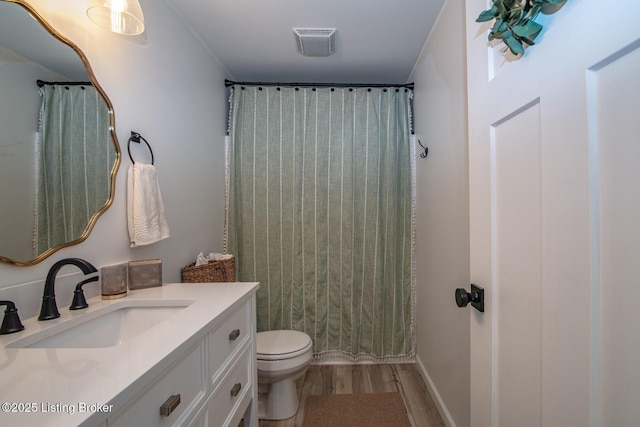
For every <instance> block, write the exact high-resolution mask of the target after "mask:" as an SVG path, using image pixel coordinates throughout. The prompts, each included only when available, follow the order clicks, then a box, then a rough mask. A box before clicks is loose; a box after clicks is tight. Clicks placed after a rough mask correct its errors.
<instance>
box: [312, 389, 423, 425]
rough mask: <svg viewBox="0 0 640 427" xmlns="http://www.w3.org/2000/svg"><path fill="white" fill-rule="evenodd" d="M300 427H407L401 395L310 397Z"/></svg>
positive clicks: (407, 419)
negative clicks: (301, 426)
mask: <svg viewBox="0 0 640 427" xmlns="http://www.w3.org/2000/svg"><path fill="white" fill-rule="evenodd" d="M302 425H303V427H410V426H411V424H410V423H409V418H408V417H407V410H406V409H405V407H404V403H403V402H402V396H400V393H397V392H394V393H366V394H329V395H319V396H318V395H311V396H308V397H307V400H306V402H305V406H304V422H303V423H302Z"/></svg>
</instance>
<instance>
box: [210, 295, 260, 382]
mask: <svg viewBox="0 0 640 427" xmlns="http://www.w3.org/2000/svg"><path fill="white" fill-rule="evenodd" d="M250 325H251V304H250V303H249V302H248V303H246V304H244V305H243V306H242V307H240V308H239V309H238V310H237V311H236V312H235V313H233V314H232V315H231V316H230V317H229V318H228V319H227V320H225V321H224V323H222V325H220V326H219V327H218V328H216V330H214V331H212V332H211V333H210V335H209V360H210V365H209V366H210V368H211V369H210V371H211V378H212V383H215V382H216V381H217V379H218V377H219V376H220V375H222V374H223V373H224V372H226V371H227V370H228V369H229V366H225V365H227V364H229V363H231V362H230V361H228V358H229V356H230V355H231V354H233V352H234V351H235V350H236V349H238V348H240V346H241V345H243V344H244V342H245V341H246V340H247V339H248V337H249V336H250V335H251V331H250V330H249V327H250Z"/></svg>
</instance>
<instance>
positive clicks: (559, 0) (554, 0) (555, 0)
mask: <svg viewBox="0 0 640 427" xmlns="http://www.w3.org/2000/svg"><path fill="white" fill-rule="evenodd" d="M563 1H564V0H543V3H551V4H560V3H562V2H563Z"/></svg>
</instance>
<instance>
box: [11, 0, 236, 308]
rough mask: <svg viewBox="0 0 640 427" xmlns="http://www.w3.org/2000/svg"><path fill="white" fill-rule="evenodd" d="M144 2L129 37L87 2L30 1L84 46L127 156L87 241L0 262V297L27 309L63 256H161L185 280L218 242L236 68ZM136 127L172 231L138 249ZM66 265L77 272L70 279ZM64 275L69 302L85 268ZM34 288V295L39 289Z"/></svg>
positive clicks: (160, 2) (168, 278) (107, 259)
mask: <svg viewBox="0 0 640 427" xmlns="http://www.w3.org/2000/svg"><path fill="white" fill-rule="evenodd" d="M140 3H141V5H142V8H143V10H144V14H145V18H146V23H147V28H146V32H145V33H144V34H143V35H142V36H137V37H133V38H131V37H124V36H119V35H115V34H112V33H109V32H107V31H104V30H102V29H100V28H97V27H96V26H95V25H94V24H93V23H92V22H91V21H89V19H88V18H87V16H86V7H87V5H88V2H79V1H77V0H56V1H55V2H51V1H49V0H31V1H30V4H32V5H33V6H34V7H36V8H37V10H38V11H39V12H40V13H41V14H42V15H43V16H44V17H45V18H46V19H47V20H48V21H49V22H50V23H52V24H53V26H54V27H55V28H56V29H57V30H58V31H60V32H61V33H62V34H63V35H64V36H66V37H68V38H70V39H72V40H74V42H76V44H77V45H78V46H79V47H80V48H81V49H82V50H83V51H84V53H85V54H86V55H87V57H88V59H89V61H90V63H91V66H92V68H93V71H94V73H95V75H96V77H97V79H98V81H99V83H100V85H101V86H102V88H103V89H104V90H105V92H106V93H107V94H108V96H109V98H110V100H111V102H112V103H113V106H114V110H115V119H116V131H117V136H118V139H119V142H120V146H121V149H122V150H123V156H122V165H121V166H120V170H119V171H118V176H117V185H116V193H115V200H114V203H113V205H112V206H111V208H110V209H109V210H108V211H107V212H106V213H105V214H104V215H103V216H102V217H101V218H100V219H99V220H98V222H97V224H96V226H95V228H94V230H93V232H92V233H91V235H90V236H89V238H88V239H87V240H86V241H85V242H83V243H82V244H80V245H78V246H73V247H70V248H66V249H63V250H60V251H58V252H56V253H55V254H54V255H52V256H51V257H49V258H47V259H46V260H44V261H43V262H42V263H40V264H38V265H36V266H33V267H16V266H12V265H7V264H0V299H5V298H9V299H14V300H17V303H18V309H19V311H20V314H21V316H24V317H25V318H26V317H30V316H33V315H35V314H37V310H38V309H39V304H40V301H39V299H40V297H41V295H42V281H43V279H44V277H45V276H46V273H47V270H48V269H49V267H50V266H51V265H52V264H53V263H54V262H55V261H57V260H59V259H62V258H65V257H81V258H84V259H87V260H88V261H90V262H91V263H93V264H94V265H95V266H96V267H100V266H106V265H112V264H116V263H120V262H125V261H127V260H130V259H146V258H161V259H162V261H163V276H164V277H163V278H164V281H165V282H174V281H179V280H180V268H181V267H183V266H184V265H186V264H188V263H189V262H191V261H193V260H195V257H196V255H197V254H198V252H200V251H205V253H206V252H211V251H221V250H222V244H223V241H222V233H223V226H224V134H225V131H226V123H225V120H226V102H227V99H226V94H225V93H226V92H225V88H224V79H225V77H232V76H227V73H226V71H225V69H224V67H223V66H222V65H220V63H219V62H217V61H216V60H215V59H214V57H213V56H212V55H211V54H210V53H208V52H207V51H206V50H205V49H204V48H203V47H202V45H201V44H200V43H199V42H198V41H197V40H196V38H195V37H194V36H193V35H192V34H191V32H190V31H189V30H188V29H187V27H186V26H185V25H184V24H183V22H182V21H181V20H179V19H178V18H176V15H175V14H174V13H173V11H172V10H171V9H170V8H169V6H168V5H167V3H166V2H165V1H164V0H142V1H141V2H140ZM168 29H170V31H167V30H168ZM132 130H135V131H137V132H140V133H141V134H142V135H143V136H144V137H145V138H146V139H147V140H148V141H149V143H150V144H151V146H152V147H153V151H154V154H155V165H156V169H157V171H158V176H159V180H160V186H161V189H162V195H163V198H164V203H165V206H166V214H167V219H168V222H169V226H170V228H171V237H170V238H169V239H166V240H163V241H161V242H159V243H156V244H153V245H150V246H147V247H141V248H130V247H129V239H128V233H127V225H126V203H125V202H126V171H127V168H128V166H129V164H130V160H129V158H128V155H127V150H126V144H127V139H128V138H129V135H130V131H132ZM132 145H133V144H132ZM69 273H73V274H72V276H73V277H69V278H65V277H64V276H66V275H67V274H69ZM60 276H61V277H62V278H61V279H60V281H59V282H60V283H58V286H57V288H56V295H57V297H58V304H59V305H60V306H62V307H63V306H65V305H68V303H67V302H66V299H69V301H70V295H72V291H73V289H72V284H73V283H75V282H76V281H77V279H78V278H79V274H75V270H74V269H73V268H65V269H64V270H63V271H61V274H60ZM65 281H69V282H73V283H65ZM89 286H90V285H89ZM95 287H96V288H97V286H95ZM33 289H37V291H34V290H33ZM27 290H28V291H27ZM34 292H36V293H37V294H38V295H37V296H35V297H34Z"/></svg>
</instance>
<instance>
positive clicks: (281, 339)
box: [256, 331, 311, 360]
mask: <svg viewBox="0 0 640 427" xmlns="http://www.w3.org/2000/svg"><path fill="white" fill-rule="evenodd" d="M256 346H257V353H258V359H261V360H278V359H288V358H291V357H295V356H298V355H299V354H302V353H304V352H305V351H307V350H309V349H310V348H311V337H309V335H307V334H305V333H304V332H299V331H264V332H258V334H257V340H256Z"/></svg>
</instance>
